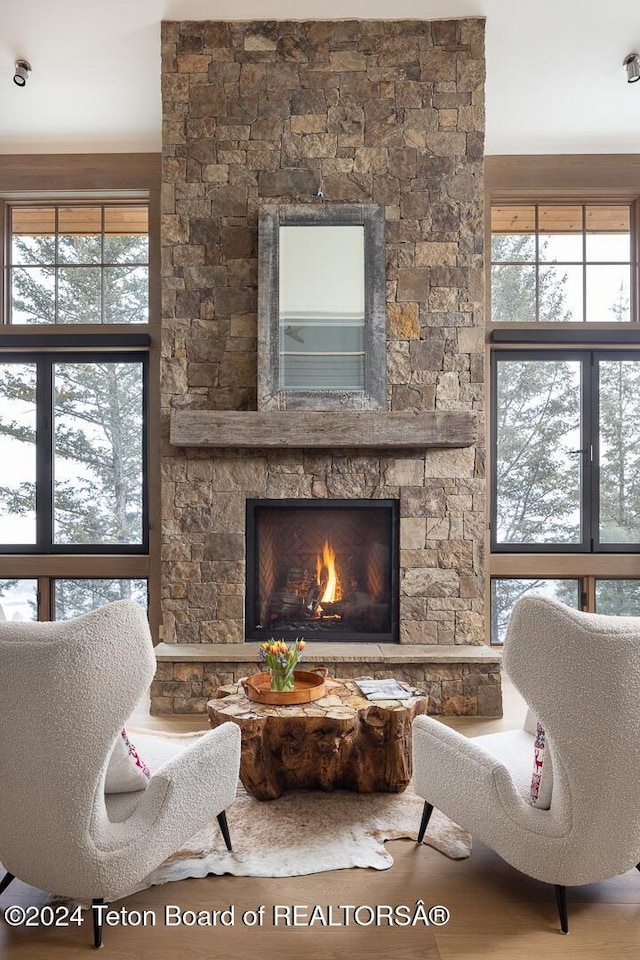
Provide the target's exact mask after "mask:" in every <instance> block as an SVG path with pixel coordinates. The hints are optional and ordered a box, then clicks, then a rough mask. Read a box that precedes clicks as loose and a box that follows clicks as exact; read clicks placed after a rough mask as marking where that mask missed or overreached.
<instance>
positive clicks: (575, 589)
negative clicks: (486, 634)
mask: <svg viewBox="0 0 640 960" xmlns="http://www.w3.org/2000/svg"><path fill="white" fill-rule="evenodd" d="M529 594H536V595H538V596H541V597H549V598H550V599H551V600H560V601H561V602H562V603H566V604H567V606H569V607H576V608H577V607H578V606H579V604H580V581H579V580H508V579H506V578H502V577H499V578H494V579H493V580H492V581H491V643H504V638H505V634H506V632H507V625H508V623H509V617H510V616H511V610H512V609H513V605H514V604H515V603H516V601H517V600H519V599H520V597H524V596H526V595H529Z"/></svg>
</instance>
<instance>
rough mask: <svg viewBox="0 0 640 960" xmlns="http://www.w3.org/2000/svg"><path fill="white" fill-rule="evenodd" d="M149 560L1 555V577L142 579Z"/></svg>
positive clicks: (137, 557)
mask: <svg viewBox="0 0 640 960" xmlns="http://www.w3.org/2000/svg"><path fill="white" fill-rule="evenodd" d="M148 575H149V557H148V556H146V555H142V556H141V555H139V554H136V555H131V554H126V555H125V554H109V555H104V554H64V555H59V554H24V553H19V554H18V553H16V554H4V555H3V556H0V577H1V578H3V579H4V578H6V579H12V578H14V577H17V578H26V579H31V578H32V577H73V578H76V577H77V578H80V579H82V578H85V577H87V578H93V577H95V578H102V577H106V578H109V579H111V578H113V579H119V578H128V577H134V578H135V577H140V578H145V577H148Z"/></svg>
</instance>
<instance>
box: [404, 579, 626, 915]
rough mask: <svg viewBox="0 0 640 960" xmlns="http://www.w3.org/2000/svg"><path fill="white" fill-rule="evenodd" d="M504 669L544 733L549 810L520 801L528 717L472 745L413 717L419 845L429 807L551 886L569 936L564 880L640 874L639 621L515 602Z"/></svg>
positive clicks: (536, 601)
mask: <svg viewBox="0 0 640 960" xmlns="http://www.w3.org/2000/svg"><path fill="white" fill-rule="evenodd" d="M504 667H505V670H506V672H507V674H508V676H509V677H510V678H511V680H512V681H513V683H514V684H515V686H516V688H517V689H518V690H519V691H520V693H521V694H522V696H523V697H524V699H525V700H526V701H527V704H528V705H529V707H530V709H531V711H532V713H533V714H534V715H535V717H537V718H538V720H539V721H540V723H541V724H542V725H543V726H544V728H545V732H546V750H547V751H548V752H550V754H551V760H552V777H553V782H552V792H551V806H550V809H548V810H543V809H539V808H538V807H534V806H532V805H531V803H530V802H529V790H530V784H531V775H532V771H533V757H534V748H533V742H534V734H535V729H533V730H532V729H531V726H530V725H529V724H525V727H528V729H524V730H513V731H510V732H507V733H498V734H493V735H490V736H482V737H476V738H474V739H472V740H470V739H467V738H466V737H464V736H462V735H461V734H460V733H457V732H456V731H455V730H451V729H449V728H448V727H446V726H444V724H442V723H438V722H437V721H436V720H432V719H431V718H428V717H417V718H416V720H415V721H414V726H413V750H414V784H415V789H416V792H417V793H418V794H419V795H420V796H421V797H424V798H425V800H426V802H425V806H424V813H423V817H422V823H421V827H420V832H419V842H420V843H421V842H422V838H423V837H424V832H425V829H426V827H427V824H428V822H429V817H430V815H431V812H432V810H433V807H437V808H438V809H439V810H442V811H443V812H444V813H445V814H447V816H450V817H451V818H452V819H453V820H455V821H456V822H458V823H459V824H461V825H462V826H463V827H465V828H466V829H467V830H469V831H470V832H471V833H473V834H475V835H476V836H477V837H478V838H479V839H480V840H482V842H483V843H486V844H487V845H488V846H490V847H491V848H492V849H493V850H495V851H496V852H497V853H498V854H499V855H500V856H501V857H502V858H503V859H504V860H506V861H507V863H509V864H511V865H512V866H514V867H516V868H517V869H518V870H521V871H522V872H523V873H526V874H528V875H529V876H531V877H535V878H536V879H537V880H542V881H543V882H545V883H550V884H553V885H554V886H555V888H556V899H557V903H558V910H559V913H560V921H561V927H562V931H563V933H567V932H568V919H567V906H566V887H567V886H573V885H579V884H585V883H595V882H597V881H600V880H605V879H607V878H609V877H613V876H616V875H618V874H620V873H624V872H626V871H627V870H630V869H631V868H632V867H634V866H638V869H640V865H639V861H640V619H638V618H635V617H610V616H600V615H596V614H588V613H581V612H579V611H577V610H573V609H571V608H569V607H566V606H565V605H564V604H561V603H557V602H554V601H550V600H546V599H544V598H542V597H535V596H532V597H524V598H522V599H521V600H520V601H519V602H518V603H517V604H516V605H515V607H514V609H513V612H512V614H511V618H510V621H509V627H508V631H507V636H506V639H505V646H504ZM544 762H545V764H546V763H547V759H545V761H544Z"/></svg>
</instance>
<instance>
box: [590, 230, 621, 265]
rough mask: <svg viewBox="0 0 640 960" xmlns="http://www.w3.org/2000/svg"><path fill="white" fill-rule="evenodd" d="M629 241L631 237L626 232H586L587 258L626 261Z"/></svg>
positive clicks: (591, 259)
mask: <svg viewBox="0 0 640 960" xmlns="http://www.w3.org/2000/svg"><path fill="white" fill-rule="evenodd" d="M630 242H631V238H630V236H629V234H628V233H627V234H624V233H588V234H587V260H589V261H591V262H593V261H596V262H599V261H605V263H606V262H611V261H617V262H620V261H621V262H623V263H624V262H626V263H628V262H629V259H630Z"/></svg>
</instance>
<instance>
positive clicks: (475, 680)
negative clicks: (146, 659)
mask: <svg viewBox="0 0 640 960" xmlns="http://www.w3.org/2000/svg"><path fill="white" fill-rule="evenodd" d="M156 656H157V658H158V666H157V670H156V676H155V679H154V681H153V684H152V685H151V713H152V714H153V715H154V716H158V715H163V714H164V715H176V714H177V715H180V714H185V713H186V714H197V713H205V712H206V709H207V701H208V700H210V699H211V698H215V697H217V695H218V690H219V688H220V687H221V686H224V685H226V684H229V683H237V682H238V680H239V679H240V678H241V677H246V676H247V674H249V673H251V672H253V671H255V670H256V669H257V663H258V656H257V643H256V644H248V643H243V644H241V643H161V644H159V645H158V646H157V647H156ZM501 661H502V651H501V650H496V649H494V648H490V647H485V646H477V645H469V644H459V645H458V644H456V645H455V646H449V645H445V644H442V645H438V644H398V645H390V644H380V643H317V644H315V645H313V646H310V647H309V649H308V651H307V653H306V655H305V660H304V662H303V665H304V663H306V664H309V665H311V664H314V663H324V664H325V665H326V667H327V669H328V670H329V673H330V674H331V675H332V676H337V677H341V678H343V679H344V680H353V679H354V678H356V677H361V676H369V677H376V678H383V677H390V676H393V677H395V678H396V679H397V680H405V681H407V682H408V683H410V684H411V685H412V686H414V687H418V688H419V689H421V690H424V691H425V693H426V694H428V696H429V706H428V712H429V713H430V714H431V715H433V716H442V715H444V716H467V717H500V716H502V688H501V682H500V667H501Z"/></svg>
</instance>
